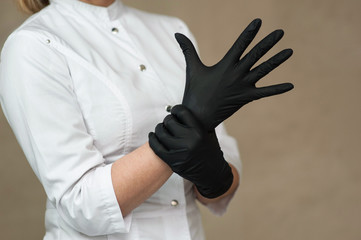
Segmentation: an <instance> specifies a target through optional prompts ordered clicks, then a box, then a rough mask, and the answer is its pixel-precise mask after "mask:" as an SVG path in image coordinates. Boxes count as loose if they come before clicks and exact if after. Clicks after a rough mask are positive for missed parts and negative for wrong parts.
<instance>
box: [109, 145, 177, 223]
mask: <svg viewBox="0 0 361 240" xmlns="http://www.w3.org/2000/svg"><path fill="white" fill-rule="evenodd" d="M111 172H112V182H113V187H114V191H115V195H116V197H117V200H118V204H119V207H120V209H121V210H122V214H123V216H126V215H128V214H129V213H130V212H131V211H132V210H133V209H134V208H136V207H137V206H139V205H140V204H141V203H142V202H144V201H145V200H146V199H148V198H149V197H150V196H151V195H152V194H153V193H155V192H156V191H157V190H158V189H159V188H160V187H161V186H162V185H163V184H164V183H165V182H166V181H167V180H168V178H169V177H170V176H171V175H172V173H173V172H172V170H171V169H170V167H169V166H168V165H167V164H166V163H164V162H163V161H162V160H161V159H160V158H159V157H158V156H157V155H155V154H154V152H153V150H152V149H151V148H150V147H149V144H148V143H146V144H144V145H142V146H141V147H139V148H137V149H136V150H134V151H133V152H131V153H129V154H127V155H125V156H124V157H122V158H120V159H118V160H117V161H116V162H114V163H113V166H112V171H111Z"/></svg>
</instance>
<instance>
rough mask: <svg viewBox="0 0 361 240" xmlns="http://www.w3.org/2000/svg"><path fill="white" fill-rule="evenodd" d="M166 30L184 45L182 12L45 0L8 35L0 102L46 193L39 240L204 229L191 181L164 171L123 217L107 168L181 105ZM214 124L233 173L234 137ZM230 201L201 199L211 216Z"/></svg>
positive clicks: (199, 235) (178, 64)
mask: <svg viewBox="0 0 361 240" xmlns="http://www.w3.org/2000/svg"><path fill="white" fill-rule="evenodd" d="M175 32H182V33H183V34H185V35H187V36H189V37H190V38H191V39H192V40H193V42H194V39H193V36H192V35H191V33H190V32H189V30H188V28H187V27H186V25H185V24H184V23H183V22H182V21H181V20H179V19H177V18H173V17H168V16H163V15H157V14H150V13H146V12H143V11H140V10H136V9H133V8H130V7H127V6H124V5H123V4H122V3H121V2H120V1H119V0H116V1H115V2H114V3H113V4H111V5H110V6H109V7H99V6H94V5H90V4H86V3H84V2H80V1H77V0H51V4H50V6H48V7H46V8H45V9H43V10H42V11H40V12H39V13H37V14H34V15H32V16H31V17H30V18H29V19H27V20H26V21H25V23H23V24H22V25H21V26H20V27H19V28H18V29H16V30H15V31H14V32H13V33H12V34H11V35H10V36H9V38H8V39H7V41H6V43H5V45H4V47H3V50H2V54H1V64H0V67H1V68H0V101H1V105H2V109H3V112H4V114H5V116H6V118H7V120H8V122H9V124H10V126H11V128H12V129H13V131H14V133H15V136H16V138H17V140H18V142H19V144H20V145H21V147H22V149H23V151H24V153H25V155H26V158H27V160H28V161H29V163H30V165H31V167H32V169H33V170H34V172H35V174H36V176H37V177H38V178H39V180H40V182H41V183H42V185H43V187H44V189H45V192H46V195H47V198H48V200H47V206H46V214H45V225H46V235H45V237H44V239H46V240H55V239H66V240H68V239H119V240H120V239H125V240H126V239H132V240H134V239H156V240H162V239H171V240H178V239H179V240H187V239H197V240H200V239H203V238H204V235H203V230H202V225H201V218H200V214H199V210H198V208H197V205H196V204H195V196H194V193H193V190H192V183H190V182H189V181H186V180H184V179H183V178H181V177H180V176H178V175H177V174H173V175H172V176H171V177H170V179H169V180H168V181H167V182H166V183H165V184H164V185H163V186H162V187H161V188H160V189H159V190H158V191H157V192H156V193H154V195H153V196H151V197H150V198H149V199H148V200H146V201H145V202H144V203H143V204H142V205H140V206H139V207H138V208H136V209H135V210H134V211H133V212H132V213H130V214H129V215H127V216H126V217H125V218H123V217H122V213H121V209H120V208H119V206H118V204H117V200H116V197H115V193H114V190H113V186H112V182H111V175H110V169H111V166H112V163H113V162H114V161H115V160H117V159H119V158H121V157H122V156H124V155H126V154H128V153H129V152H131V151H133V150H134V149H136V148H138V147H139V146H141V145H142V144H144V143H145V142H146V141H147V136H148V133H149V132H150V131H154V127H155V126H156V124H157V123H159V122H161V121H162V120H163V118H164V117H165V116H166V115H167V114H168V113H167V112H166V111H165V107H166V106H168V105H176V104H179V103H181V100H182V96H183V90H184V85H185V61H184V57H183V54H182V51H181V50H180V48H179V46H178V44H177V42H176V41H175V38H174V33H175ZM217 133H218V137H219V141H220V144H221V147H222V150H223V151H224V154H225V158H226V160H227V161H229V162H230V163H232V164H233V165H234V166H235V167H236V168H237V170H238V172H239V173H240V169H241V164H240V160H239V154H238V150H237V146H236V142H235V140H234V139H233V138H232V137H230V136H228V135H227V133H226V132H225V129H224V127H223V126H222V125H221V126H220V127H218V128H217ZM231 198H232V196H229V197H227V198H225V199H223V200H222V201H220V202H218V203H214V204H210V205H208V206H207V207H209V208H210V209H211V211H213V212H214V213H216V214H222V213H223V212H224V211H225V209H226V207H227V205H228V203H229V201H230V199H231ZM174 200H175V201H174ZM175 202H176V203H177V204H174V203H175ZM171 203H173V204H171Z"/></svg>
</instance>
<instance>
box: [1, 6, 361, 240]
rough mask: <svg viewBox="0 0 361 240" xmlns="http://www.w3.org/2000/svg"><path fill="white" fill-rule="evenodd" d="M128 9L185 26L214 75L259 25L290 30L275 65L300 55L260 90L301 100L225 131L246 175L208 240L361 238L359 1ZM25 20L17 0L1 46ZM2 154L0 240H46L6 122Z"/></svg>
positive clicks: (270, 105)
mask: <svg viewBox="0 0 361 240" xmlns="http://www.w3.org/2000/svg"><path fill="white" fill-rule="evenodd" d="M125 3H127V4H129V5H132V6H136V7H138V8H141V9H144V10H148V11H153V12H157V13H162V14H167V15H174V16H177V17H180V18H182V19H183V20H184V21H185V22H186V23H187V24H188V25H189V27H190V29H191V30H192V32H193V33H194V35H195V36H196V38H197V40H198V43H199V46H200V51H201V56H202V58H203V60H204V61H205V62H206V63H207V64H213V63H215V62H216V61H218V60H219V59H220V58H221V57H222V56H223V55H224V53H225V52H226V51H227V50H228V48H229V47H230V45H231V44H232V43H233V41H234V39H235V38H236V37H237V36H238V34H239V33H240V31H241V30H242V29H243V28H244V27H245V26H246V25H247V23H248V22H250V21H251V20H252V19H253V18H256V17H260V18H262V19H263V23H264V24H263V27H262V28H261V31H260V34H259V37H258V38H257V39H258V40H259V39H260V38H261V37H262V36H265V35H266V34H268V33H269V32H270V31H272V30H274V29H276V28H283V29H284V30H285V33H286V34H285V37H284V39H283V40H282V41H281V42H280V44H279V46H277V47H276V48H275V49H274V50H273V51H272V52H271V54H274V53H276V51H277V50H281V49H282V48H286V47H292V48H293V49H294V51H295V54H294V56H293V57H292V59H291V60H290V61H289V62H287V63H285V64H284V66H282V68H280V69H278V70H277V71H275V72H274V73H272V74H271V75H269V76H268V77H267V78H266V79H264V80H263V81H262V84H263V85H264V84H269V83H278V82H284V81H291V82H293V83H294V84H295V89H294V90H293V91H292V92H290V93H288V94H285V95H282V96H277V97H273V98H269V99H267V100H261V101H258V102H255V103H252V104H250V105H248V106H246V107H245V108H244V109H242V110H241V111H239V112H238V113H237V114H236V115H235V116H233V117H232V118H231V119H230V120H228V121H227V122H226V125H227V127H228V130H229V132H230V133H231V134H232V135H233V136H235V137H236V139H237V140H238V144H239V147H240V150H241V153H242V157H243V164H244V174H243V178H242V184H241V186H240V189H239V191H238V193H237V195H236V197H235V199H234V201H233V202H232V204H231V206H230V208H229V211H228V213H227V214H226V215H225V216H224V217H221V218H219V217H214V216H212V215H211V214H209V213H208V212H207V211H204V209H202V212H203V216H204V225H205V229H206V233H207V236H208V239H210V240H218V239H227V240H228V239H230V240H231V239H246V240H258V239H262V240H264V239H267V240H282V239H292V240H298V239H299V240H305V239H308V240H313V239H315V240H316V239H317V240H339V239H348V240H359V239H361V154H360V148H361V146H360V143H361V127H360V123H361V111H360V110H361V108H360V103H361V95H360V92H361V62H360V57H361V28H360V23H361V15H360V13H361V1H360V0H343V1H340V0H339V1H336V0H298V1H295V0H258V1H253V0H226V1H215V0H196V1H194V0H183V1H169V0H168V1H166V0H127V1H125ZM25 17H26V16H25V15H22V14H20V13H19V12H17V11H16V8H15V6H14V4H13V2H12V0H2V1H1V3H0V19H1V22H0V34H1V35H0V44H1V46H2V44H3V42H4V41H5V39H6V36H7V35H8V34H9V33H10V32H11V31H12V30H13V29H14V28H15V27H16V26H18V25H19V24H20V23H21V22H22V21H23V20H24V19H25ZM268 56H271V55H268ZM262 84H261V85H262ZM0 112H1V111H0ZM0 154H1V155H0V238H1V239H29V240H32V239H41V237H42V236H43V233H44V230H43V214H44V204H45V195H44V193H43V190H42V188H41V185H40V183H39V182H38V180H37V179H36V178H35V175H34V174H33V173H32V171H31V169H30V167H29V165H28V163H27V161H26V159H25V158H24V156H23V153H22V151H21V149H20V148H19V146H18V145H17V142H16V140H15V138H14V136H13V134H12V132H11V130H10V129H9V126H8V124H7V122H6V120H5V118H4V116H3V114H2V112H1V113H0Z"/></svg>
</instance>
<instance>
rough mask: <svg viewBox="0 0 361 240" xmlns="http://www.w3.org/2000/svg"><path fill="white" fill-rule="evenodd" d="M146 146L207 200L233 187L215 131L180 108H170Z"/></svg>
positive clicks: (229, 170) (231, 175)
mask: <svg viewBox="0 0 361 240" xmlns="http://www.w3.org/2000/svg"><path fill="white" fill-rule="evenodd" d="M149 145H150V147H151V148H152V149H153V151H154V152H155V153H156V154H157V155H158V156H159V157H160V158H161V159H162V160H163V161H164V162H165V163H167V164H168V165H169V166H170V168H171V169H172V170H173V172H175V173H177V174H178V175H180V176H182V177H183V178H185V179H188V180H189V181H191V182H193V183H194V184H195V185H196V187H197V189H198V191H199V193H200V194H202V195H203V196H204V197H206V198H216V197H218V196H220V195H222V194H224V193H225V192H226V191H227V190H228V189H229V188H230V187H231V185H232V182H233V174H232V169H231V167H230V166H229V165H228V163H227V162H226V161H225V160H224V158H223V152H222V150H221V148H220V146H219V143H218V139H217V136H216V134H215V131H214V130H213V131H207V130H206V129H205V128H204V127H203V126H202V125H201V123H200V122H199V121H198V120H197V119H196V118H195V116H194V115H193V114H192V113H191V111H189V110H188V109H187V108H186V107H184V106H182V105H176V106H175V107H173V108H172V110H171V115H168V116H167V117H165V119H164V121H163V123H160V124H158V125H157V126H156V128H155V134H154V133H152V132H151V133H149Z"/></svg>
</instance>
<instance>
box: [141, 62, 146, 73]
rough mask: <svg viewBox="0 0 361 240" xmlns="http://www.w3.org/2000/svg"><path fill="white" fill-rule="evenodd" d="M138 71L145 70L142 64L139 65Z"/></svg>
mask: <svg viewBox="0 0 361 240" xmlns="http://www.w3.org/2000/svg"><path fill="white" fill-rule="evenodd" d="M139 70H140V71H142V72H143V71H145V70H147V68H146V67H145V65H144V64H140V65H139Z"/></svg>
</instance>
